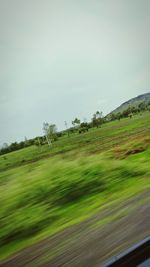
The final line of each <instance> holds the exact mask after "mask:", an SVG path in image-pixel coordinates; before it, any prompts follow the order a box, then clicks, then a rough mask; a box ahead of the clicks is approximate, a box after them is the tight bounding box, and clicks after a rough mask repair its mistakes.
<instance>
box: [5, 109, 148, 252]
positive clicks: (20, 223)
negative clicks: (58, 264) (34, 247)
mask: <svg viewBox="0 0 150 267" xmlns="http://www.w3.org/2000/svg"><path fill="white" fill-rule="evenodd" d="M149 121H150V113H149V112H148V111H146V112H144V113H142V115H136V116H134V117H132V119H130V118H128V117H127V118H122V119H121V120H120V121H111V122H109V123H103V125H102V127H98V128H97V127H95V128H89V127H88V131H85V132H83V133H82V134H78V130H76V131H75V132H74V133H72V134H71V135H69V137H68V135H67V134H65V135H62V136H60V138H59V139H58V140H57V142H54V143H53V146H52V147H51V149H49V147H48V145H47V144H45V145H44V144H43V146H35V145H32V146H29V147H26V148H24V149H22V150H19V151H14V152H11V153H9V154H5V155H1V157H0V159H1V161H0V170H1V174H0V190H1V192H0V205H1V210H0V240H1V241H0V245H1V254H0V255H1V257H6V256H8V255H9V254H11V253H14V252H16V251H17V250H19V249H21V248H23V247H25V246H28V245H29V244H32V243H34V242H36V241H37V240H40V239H42V238H44V237H46V236H49V235H51V234H53V233H56V232H57V231H59V230H60V229H63V228H65V227H68V226H69V225H72V224H74V223H78V222H80V221H82V220H83V219H85V218H86V217H87V216H90V215H91V214H92V213H93V212H96V211H97V210H98V209H100V208H102V207H103V206H104V204H105V203H108V202H111V201H112V199H115V201H117V198H118V199H119V201H121V200H122V199H123V198H126V197H128V196H129V195H132V194H134V193H136V192H138V191H142V190H144V189H145V188H148V182H147V178H148V176H149V175H150V168H149V157H150V135H149V132H150V126H149ZM84 127H87V124H86V125H82V128H84Z"/></svg>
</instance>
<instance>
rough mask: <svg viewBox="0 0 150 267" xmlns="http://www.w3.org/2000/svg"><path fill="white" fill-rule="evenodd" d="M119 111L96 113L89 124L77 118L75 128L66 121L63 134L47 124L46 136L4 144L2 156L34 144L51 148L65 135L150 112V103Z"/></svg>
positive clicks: (45, 128) (45, 124)
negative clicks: (104, 114)
mask: <svg viewBox="0 0 150 267" xmlns="http://www.w3.org/2000/svg"><path fill="white" fill-rule="evenodd" d="M146 95H148V97H147V98H146V99H147V100H148V99H150V97H149V95H150V94H146ZM144 96H145V95H144ZM132 102H134V101H132ZM129 103H130V101H129ZM138 103H139V102H138ZM125 104H126V103H125ZM117 110H118V109H116V110H115V111H114V112H112V113H110V114H108V115H107V116H105V117H103V113H102V112H100V111H96V113H94V114H93V117H92V119H91V122H88V123H87V122H81V121H80V119H78V118H75V119H74V120H73V121H72V125H73V127H71V128H68V125H67V122H66V121H65V122H64V123H65V127H66V130H64V131H61V132H57V127H56V125H55V124H49V123H47V122H46V123H43V132H44V136H40V137H35V138H33V139H30V140H27V138H25V141H21V142H20V143H17V142H15V143H12V144H10V145H9V146H8V144H7V143H4V144H3V147H2V148H1V149H0V155H3V154H6V153H9V152H12V151H16V150H19V149H22V148H25V147H28V146H31V145H33V144H34V145H36V146H41V145H45V144H46V143H47V144H48V145H49V146H51V145H52V143H53V142H55V141H57V139H58V138H59V137H62V136H63V135H65V134H67V135H68V137H69V136H70V134H72V133H75V132H78V133H79V134H81V133H84V132H86V131H88V129H89V128H92V127H93V128H94V127H97V128H98V127H101V125H102V124H104V123H105V122H108V121H113V120H119V121H120V119H122V118H127V117H130V118H132V117H133V115H137V114H138V113H140V112H146V111H150V101H145V102H140V103H139V104H138V105H136V106H134V105H128V108H126V109H123V111H122V112H120V111H119V112H116V111H117Z"/></svg>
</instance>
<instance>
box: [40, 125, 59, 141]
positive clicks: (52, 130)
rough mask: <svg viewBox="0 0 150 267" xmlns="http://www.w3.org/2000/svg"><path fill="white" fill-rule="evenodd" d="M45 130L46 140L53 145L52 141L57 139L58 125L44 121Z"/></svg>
mask: <svg viewBox="0 0 150 267" xmlns="http://www.w3.org/2000/svg"><path fill="white" fill-rule="evenodd" d="M43 131H44V135H45V137H46V141H47V143H48V145H49V146H50V145H52V141H56V140H57V134H56V131H57V128H56V125H55V124H49V123H47V122H44V123H43Z"/></svg>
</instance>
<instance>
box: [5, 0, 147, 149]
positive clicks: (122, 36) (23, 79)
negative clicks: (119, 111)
mask: <svg viewBox="0 0 150 267" xmlns="http://www.w3.org/2000/svg"><path fill="white" fill-rule="evenodd" d="M149 46H150V1H149V0H26V1H24V0H0V96H1V97H0V126H1V127H0V145H2V144H3V143H4V142H7V143H11V142H15V141H21V140H24V138H25V136H26V137H27V138H32V137H35V136H38V135H42V134H43V132H42V125H43V122H48V123H50V124H51V123H55V124H56V125H57V128H58V130H61V129H63V128H65V125H64V121H67V123H68V126H71V121H72V120H73V119H74V118H75V117H78V118H80V119H81V121H82V120H84V119H87V120H88V121H89V120H90V119H91V117H92V115H93V113H95V112H96V111H97V110H99V111H103V114H107V113H109V112H110V111H112V110H113V109H114V108H116V107H118V106H119V105H120V104H121V103H123V102H124V101H127V100H129V99H130V98H132V97H136V96H137V95H140V94H143V93H148V92H150V49H149Z"/></svg>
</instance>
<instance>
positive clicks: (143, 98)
mask: <svg viewBox="0 0 150 267" xmlns="http://www.w3.org/2000/svg"><path fill="white" fill-rule="evenodd" d="M141 102H145V103H148V102H150V93H146V94H143V95H139V96H137V97H134V98H131V99H130V100H128V101H126V102H124V103H123V104H121V105H120V106H119V107H118V108H116V109H114V110H113V111H112V112H110V113H109V114H108V115H110V114H112V113H118V112H122V111H124V110H126V109H127V108H128V107H129V106H134V107H136V106H138V105H139V104H140V103H141Z"/></svg>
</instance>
